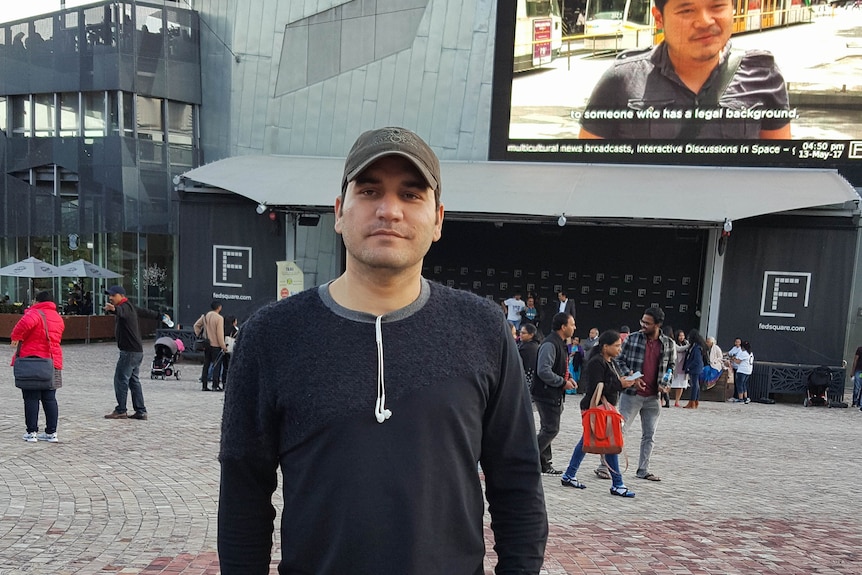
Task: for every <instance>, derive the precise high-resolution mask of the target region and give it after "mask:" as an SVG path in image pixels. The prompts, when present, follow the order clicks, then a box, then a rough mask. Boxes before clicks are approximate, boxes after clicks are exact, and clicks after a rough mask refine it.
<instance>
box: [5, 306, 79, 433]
mask: <svg viewBox="0 0 862 575" xmlns="http://www.w3.org/2000/svg"><path fill="white" fill-rule="evenodd" d="M43 317H44V319H45V322H43V321H42V318H43ZM46 324H47V327H48V333H47V334H46V333H45V326H46ZM64 329H66V324H65V323H64V322H63V318H62V317H60V314H58V313H57V306H56V305H55V304H54V302H53V301H51V292H49V291H41V292H39V293H37V294H36V303H34V304H33V305H32V306H30V308H29V309H27V311H26V312H24V317H22V318H21V319H20V320H18V323H17V324H15V327H14V328H13V329H12V345H13V346H17V345H18V343H19V342H20V344H21V347H20V349H19V350H18V354H16V357H17V355H20V356H21V357H28V356H36V357H47V358H51V359H52V360H53V361H54V388H53V389H46V390H38V389H22V390H21V393H22V394H23V395H24V420H25V422H26V423H27V433H25V434H24V436H23V437H22V439H23V440H24V441H29V442H33V443H35V442H36V441H48V442H50V443H57V417H58V414H59V411H58V408H57V388H59V387H60V386H61V385H63V380H62V377H61V371H60V370H62V369H63V350H62V349H61V348H60V340H61V339H62V338H63V330H64ZM12 365H15V358H14V357H13V358H12ZM40 401H41V402H42V409H44V410H45V432H44V433H37V432H38V431H39V402H40Z"/></svg>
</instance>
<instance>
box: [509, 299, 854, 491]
mask: <svg viewBox="0 0 862 575" xmlns="http://www.w3.org/2000/svg"><path fill="white" fill-rule="evenodd" d="M536 299H537V298H536V296H535V295H534V294H528V295H527V298H526V300H525V301H526V302H529V303H526V305H524V304H525V301H522V298H521V294H516V295H515V296H514V297H513V298H509V299H507V300H505V301H504V302H502V307H503V310H504V313H505V314H506V319H507V320H508V321H509V322H510V324H512V326H515V325H519V326H520V329H519V330H518V331H515V329H514V327H513V336H514V337H515V339H516V340H518V341H519V343H518V346H519V351H520V355H521V360H522V364H523V368H524V372H525V376H526V377H525V378H526V381H527V385H528V387H529V388H530V392H531V396H532V400H533V403H534V405H535V409H536V413H537V415H538V418H539V432H538V435H537V443H538V446H539V450H540V463H541V469H542V473H543V474H545V475H551V476H560V479H561V482H562V485H563V486H564V487H574V488H580V489H583V488H585V487H586V486H585V485H584V484H583V483H582V482H580V481H579V480H578V478H577V472H578V469H579V468H580V466H581V463H582V461H583V458H584V451H583V438H582V440H581V441H579V442H578V444H577V445H575V447H574V451H573V454H572V456H571V459H570V462H569V465H568V467H567V469H566V470H565V471H561V470H558V469H556V468H555V467H554V465H553V457H552V451H551V445H552V443H553V440H554V438H555V437H556V436H557V434H558V433H559V422H560V416H561V414H562V410H563V407H564V402H565V396H566V395H571V394H575V393H580V392H583V393H584V396H583V397H582V399H581V403H580V407H581V409H582V410H586V409H587V408H588V406H589V402H590V399H591V397H592V395H593V392H594V391H595V389H596V383H598V381H601V382H603V384H604V389H603V392H602V395H603V396H604V398H605V399H606V400H607V401H608V402H609V403H610V404H613V405H618V408H619V411H620V412H621V413H622V415H623V417H624V419H625V421H627V422H629V425H628V426H627V429H631V427H632V422H634V420H635V419H636V418H638V416H639V419H640V426H641V438H640V443H639V444H638V445H639V453H638V466H637V470H636V472H635V475H636V477H638V478H641V479H645V480H649V481H660V480H661V479H660V477H659V476H658V475H656V474H654V473H652V472H651V471H650V459H651V454H652V450H653V447H654V445H655V432H656V429H657V427H658V421H659V416H660V414H661V408H670V407H671V395H673V406H674V407H681V408H683V409H697V408H698V407H699V404H700V394H701V390H702V389H707V390H709V389H712V388H713V387H714V386H715V385H716V384H717V383H718V381H719V380H720V379H721V378H722V376H724V377H726V378H727V381H728V384H729V383H730V382H731V381H733V382H734V391H733V395H732V398H731V399H729V400H728V401H732V402H740V403H749V402H750V401H751V400H750V398H749V397H748V386H747V382H748V377H749V376H750V375H751V373H752V370H753V364H754V355H753V353H752V352H751V344H750V343H749V342H747V341H743V340H741V339H737V340H736V341H735V343H734V347H733V348H731V350H730V351H729V352H728V353H727V354H724V353H723V352H722V350H721V348H720V347H719V346H718V344H717V343H716V340H715V338H714V337H707V338H704V337H703V336H702V335H701V334H700V332H699V331H698V330H697V329H691V330H689V331H688V332H686V331H685V330H676V331H674V330H673V329H672V328H671V327H670V326H667V325H665V316H664V312H663V311H662V310H661V309H660V308H657V307H650V308H648V309H646V310H645V311H644V314H643V317H642V318H641V320H640V330H638V331H636V332H634V333H632V332H631V329H630V328H629V326H627V325H624V326H621V327H620V329H619V331H617V330H613V329H611V330H605V331H603V332H601V333H599V329H598V328H596V327H592V328H590V330H589V332H588V337H585V338H584V339H583V340H582V339H581V338H580V337H578V336H577V335H575V330H576V324H575V318H574V302H572V301H571V300H569V299H568V298H566V297H565V294H562V295H560V296H558V298H557V301H559V302H560V305H559V308H557V302H556V301H555V302H554V304H553V306H552V309H551V310H550V311H552V312H555V313H553V314H545V315H543V314H536V315H534V316H533V317H531V318H530V321H528V320H526V319H525V317H524V309H525V308H526V307H527V306H530V307H533V308H535V306H534V304H533V302H535V301H536ZM567 310H568V311H567ZM513 312H517V313H513ZM548 315H550V316H551V319H550V322H549V323H543V318H544V317H547V316H548ZM543 326H544V327H545V330H544V332H543V330H542V329H541V327H543ZM543 333H547V335H543ZM860 350H862V348H860ZM860 353H862V351H861V352H860ZM857 360H858V362H862V360H860V359H858V358H857ZM858 362H857V363H858ZM860 369H862V368H860ZM596 378H599V379H596ZM860 380H862V372H860ZM860 387H862V384H860ZM686 389H688V390H689V398H688V402H687V403H686V404H685V405H682V404H681V403H680V402H681V399H682V396H683V393H684V392H685V390H686ZM728 389H729V388H728ZM856 402H857V404H858V403H859V400H858V398H857V400H856ZM595 473H596V475H597V476H599V477H600V478H603V479H610V480H612V487H611V494H613V495H622V496H625V497H634V492H633V491H631V490H630V489H628V487H626V486H625V484H624V483H623V481H622V476H621V473H620V471H619V467H618V461H617V458H616V456H612V455H605V456H603V457H602V458H601V464H600V465H599V467H598V468H597V469H596V470H595Z"/></svg>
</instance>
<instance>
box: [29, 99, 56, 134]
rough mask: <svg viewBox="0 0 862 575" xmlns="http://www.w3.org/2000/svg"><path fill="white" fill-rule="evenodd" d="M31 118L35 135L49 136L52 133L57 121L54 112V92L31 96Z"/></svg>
mask: <svg viewBox="0 0 862 575" xmlns="http://www.w3.org/2000/svg"><path fill="white" fill-rule="evenodd" d="M33 119H34V127H35V134H34V135H35V136H36V137H37V138H50V137H51V136H53V135H54V128H55V126H56V123H57V119H56V115H55V113H54V94H37V95H35V96H33Z"/></svg>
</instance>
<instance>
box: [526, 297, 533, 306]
mask: <svg viewBox="0 0 862 575" xmlns="http://www.w3.org/2000/svg"><path fill="white" fill-rule="evenodd" d="M534 304H535V301H534V300H533V298H531V297H528V298H527V307H533V305H534Z"/></svg>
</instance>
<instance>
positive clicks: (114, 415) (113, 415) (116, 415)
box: [105, 411, 129, 419]
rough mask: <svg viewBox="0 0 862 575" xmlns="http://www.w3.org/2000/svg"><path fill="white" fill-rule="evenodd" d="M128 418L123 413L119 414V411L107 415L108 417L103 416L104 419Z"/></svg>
mask: <svg viewBox="0 0 862 575" xmlns="http://www.w3.org/2000/svg"><path fill="white" fill-rule="evenodd" d="M128 418H129V416H128V415H127V414H126V413H125V412H123V413H120V412H119V411H112V412H111V413H109V414H108V415H106V416H105V419H128Z"/></svg>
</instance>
